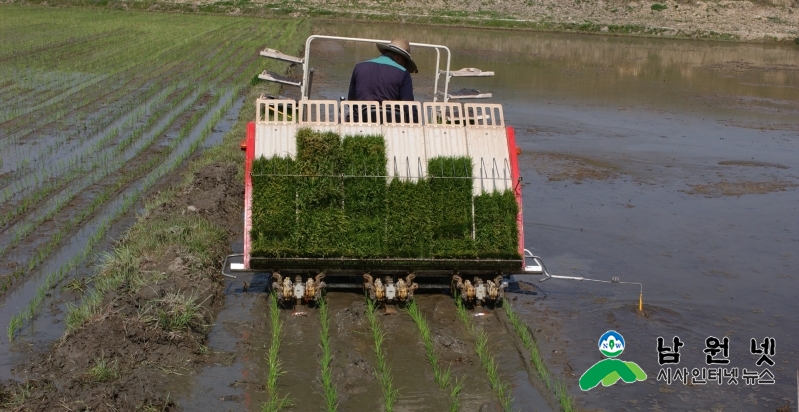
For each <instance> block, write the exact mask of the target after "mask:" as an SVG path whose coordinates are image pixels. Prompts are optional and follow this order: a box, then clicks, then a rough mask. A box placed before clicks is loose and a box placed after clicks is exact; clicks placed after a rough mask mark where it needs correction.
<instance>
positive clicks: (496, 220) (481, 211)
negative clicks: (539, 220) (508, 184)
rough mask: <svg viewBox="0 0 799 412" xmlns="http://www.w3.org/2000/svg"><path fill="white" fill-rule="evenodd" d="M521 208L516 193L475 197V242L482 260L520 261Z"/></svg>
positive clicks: (493, 193) (499, 193)
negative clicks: (519, 215) (519, 221)
mask: <svg viewBox="0 0 799 412" xmlns="http://www.w3.org/2000/svg"><path fill="white" fill-rule="evenodd" d="M518 212H519V206H518V204H517V203H516V197H515V196H514V194H513V192H512V191H510V190H506V191H504V192H491V193H483V194H481V195H479V196H476V197H475V198H474V224H475V242H476V247H477V250H479V251H480V256H481V257H490V258H497V259H518V258H519V257H520V256H519V245H518V238H519V228H518V226H517V224H516V216H517V214H518Z"/></svg>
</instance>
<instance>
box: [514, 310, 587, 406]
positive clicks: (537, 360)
mask: <svg viewBox="0 0 799 412" xmlns="http://www.w3.org/2000/svg"><path fill="white" fill-rule="evenodd" d="M502 307H503V308H504V310H505V314H506V315H507V317H508V321H510V324H511V326H513V331H514V332H515V333H516V335H517V336H518V337H519V340H520V341H521V342H522V345H523V346H524V348H525V349H526V350H527V351H528V352H529V354H530V362H532V364H533V367H534V368H535V374H536V376H537V377H538V378H539V379H541V382H543V383H544V385H545V386H546V387H547V389H548V390H549V391H550V392H552V393H553V394H554V395H555V398H556V399H557V400H558V403H560V407H561V408H562V409H563V411H564V412H574V411H577V405H576V404H575V401H574V398H573V397H572V396H571V395H569V391H568V388H567V387H566V384H564V383H563V382H562V381H561V380H560V379H557V378H556V377H553V376H552V374H551V373H550V372H549V369H548V368H547V366H546V364H545V363H544V359H543V357H542V356H541V352H540V350H539V348H538V343H537V342H536V340H535V338H534V337H533V334H532V332H531V331H530V327H529V326H528V325H527V323H526V322H525V321H524V320H522V318H521V317H519V315H518V314H517V313H516V311H514V310H513V307H512V306H511V303H510V302H509V301H508V300H507V299H506V300H505V301H504V302H503V303H502Z"/></svg>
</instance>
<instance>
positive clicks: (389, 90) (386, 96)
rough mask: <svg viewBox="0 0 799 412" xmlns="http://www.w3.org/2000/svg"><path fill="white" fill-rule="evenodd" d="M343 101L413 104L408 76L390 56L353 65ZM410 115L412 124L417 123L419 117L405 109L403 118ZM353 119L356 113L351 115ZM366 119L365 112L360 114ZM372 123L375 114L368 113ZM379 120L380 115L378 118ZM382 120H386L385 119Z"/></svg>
mask: <svg viewBox="0 0 799 412" xmlns="http://www.w3.org/2000/svg"><path fill="white" fill-rule="evenodd" d="M347 100H356V101H357V100H360V101H378V102H380V103H383V101H385V100H401V101H413V81H412V80H411V74H410V73H409V72H408V71H407V70H406V69H405V68H404V67H402V66H401V65H399V64H398V63H397V62H395V61H394V60H392V59H391V58H390V57H388V56H386V55H383V56H380V57H378V58H376V59H372V60H367V61H365V62H361V63H358V64H356V65H355V69H353V70H352V79H350V91H349V94H348V95H347ZM409 115H410V116H412V120H411V121H412V122H413V123H418V122H419V114H418V113H417V112H416V108H414V110H413V113H412V114H411V113H408V111H407V108H406V110H405V116H406V118H410V117H408V116H409ZM354 116H355V120H356V121H357V119H358V114H357V113H355V114H354ZM364 116H366V112H364ZM372 117H373V121H376V120H377V119H376V117H377V114H376V113H373V114H372ZM380 117H381V118H382V116H380ZM386 121H390V119H387V120H386Z"/></svg>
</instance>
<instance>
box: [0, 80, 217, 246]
mask: <svg viewBox="0 0 799 412" xmlns="http://www.w3.org/2000/svg"><path fill="white" fill-rule="evenodd" d="M203 92H204V91H202V90H200V91H195V90H193V89H189V88H187V89H186V90H185V92H184V93H183V94H182V95H181V96H180V97H179V100H180V101H182V100H183V98H185V97H188V95H189V94H190V93H191V94H193V95H194V96H193V98H192V99H190V100H188V101H187V102H185V103H183V105H182V107H183V108H184V109H185V108H188V107H190V106H192V105H193V104H195V103H196V102H197V101H198V100H199V98H200V96H201V95H202V94H203ZM182 112H183V111H182V110H179V111H175V112H173V113H172V114H171V115H170V116H169V118H168V119H167V120H166V121H164V122H162V123H163V125H162V126H161V127H160V128H158V129H157V130H155V131H151V132H150V133H149V136H147V138H146V139H145V141H144V142H140V144H139V145H138V147H136V148H135V149H134V150H131V151H130V152H129V153H119V156H113V158H112V159H113V160H114V161H113V162H109V161H108V159H105V161H103V160H104V159H97V160H96V162H97V163H98V164H96V165H93V166H94V167H92V168H91V169H93V170H94V172H93V173H91V174H90V175H88V176H86V177H85V178H84V179H82V181H81V183H80V184H79V185H73V186H70V187H67V188H66V189H64V190H62V191H61V192H59V193H58V194H57V195H56V196H54V197H52V198H51V199H50V200H51V202H49V203H48V205H46V206H45V207H44V208H43V211H42V210H40V211H39V215H38V216H36V217H34V218H33V219H31V220H29V221H24V222H22V223H21V224H20V225H19V227H17V226H14V227H12V228H11V230H12V231H13V235H12V236H13V237H12V239H11V241H10V242H9V243H8V244H7V245H6V246H5V247H3V249H0V257H2V256H3V255H4V254H5V252H6V251H7V250H9V249H11V248H13V247H14V246H16V245H17V244H19V243H20V242H21V241H22V240H23V239H25V238H26V237H27V236H28V235H30V234H31V233H32V232H33V231H34V230H35V229H36V228H38V227H39V225H41V224H42V223H44V222H46V221H47V220H49V219H52V218H53V216H55V215H56V214H57V213H58V212H60V211H61V210H62V209H63V208H64V207H65V206H66V205H67V204H68V203H69V202H71V201H72V200H73V199H74V198H75V197H76V196H77V195H78V194H79V193H80V192H81V191H82V190H84V189H85V188H86V187H88V186H90V185H92V184H94V183H97V182H98V181H99V180H100V179H102V178H104V177H106V176H108V175H110V174H111V173H113V172H115V171H117V170H118V168H119V167H122V166H123V165H124V164H125V163H127V162H128V161H130V160H131V159H133V158H135V157H136V156H137V155H139V154H140V153H142V152H143V151H144V150H145V149H147V148H148V147H150V145H152V144H153V143H154V142H155V140H156V139H157V138H158V137H160V136H161V135H163V134H164V133H165V132H166V131H167V130H168V129H169V127H171V126H172V125H173V124H174V122H175V120H177V118H178V116H179V115H180V114H181V113H182ZM150 119H151V121H148V123H147V124H146V125H144V126H143V128H144V130H146V129H148V128H149V127H151V126H152V125H153V124H154V123H155V121H156V120H159V118H157V117H155V116H153V117H151V118H150ZM138 130H142V129H138ZM115 151H116V150H115ZM153 161H154V160H151V162H153ZM128 176H132V175H128ZM116 188H118V186H114V189H116ZM111 190H113V189H110V188H109V189H106V191H104V192H103V193H110V191H111ZM100 197H103V196H102V195H101V196H100ZM97 202H98V200H97V199H96V198H95V200H94V201H93V203H92V204H93V205H98V203H97ZM40 209H42V208H40ZM84 213H88V214H85V216H89V215H90V213H91V210H90V211H85V212H84ZM72 221H73V220H70V221H69V222H72ZM71 229H73V227H72V226H71V225H69V224H67V225H66V226H61V227H60V228H59V232H63V233H66V232H68V231H69V230H71Z"/></svg>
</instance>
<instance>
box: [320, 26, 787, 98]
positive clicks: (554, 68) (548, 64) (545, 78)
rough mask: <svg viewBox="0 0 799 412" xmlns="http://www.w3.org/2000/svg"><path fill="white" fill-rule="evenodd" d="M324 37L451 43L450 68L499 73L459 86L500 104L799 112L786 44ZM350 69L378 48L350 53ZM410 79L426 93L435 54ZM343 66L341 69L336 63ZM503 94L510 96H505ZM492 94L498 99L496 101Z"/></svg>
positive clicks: (380, 34) (342, 31) (369, 33)
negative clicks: (690, 102) (732, 103)
mask: <svg viewBox="0 0 799 412" xmlns="http://www.w3.org/2000/svg"><path fill="white" fill-rule="evenodd" d="M318 29H319V31H320V32H322V33H325V34H335V35H339V36H349V37H369V38H378V39H380V38H389V37H393V36H404V37H406V38H408V39H410V40H411V41H416V42H425V43H437V44H444V45H447V46H448V47H449V48H450V49H451V50H452V51H453V61H452V67H453V68H454V69H458V68H461V67H473V66H476V65H478V64H479V65H480V67H479V68H480V69H482V70H494V71H496V72H497V76H496V77H494V78H490V79H479V80H476V79H471V80H461V79H457V84H455V85H454V87H456V88H458V87H478V88H480V89H485V90H489V91H492V90H501V91H503V92H510V93H505V94H503V95H502V97H503V99H506V100H507V99H513V98H524V99H527V98H574V97H579V98H581V99H590V100H593V101H595V102H603V103H607V102H608V99H610V100H611V101H615V102H624V103H627V104H649V103H653V102H654V103H656V104H657V105H658V106H663V105H677V106H682V105H683V104H684V99H683V98H682V97H683V96H682V94H683V93H684V92H685V91H686V90H690V91H691V92H696V93H707V92H714V93H720V94H723V95H745V96H751V97H758V98H768V99H778V100H788V101H790V102H792V103H793V104H795V105H796V106H799V104H798V103H799V53H797V50H796V48H795V47H792V46H790V45H781V44H737V43H721V42H697V41H689V40H664V39H645V38H624V37H601V36H590V35H561V34H551V33H535V32H518V31H486V30H475V29H462V28H436V27H425V26H413V25H402V26H390V28H388V29H386V27H385V26H384V25H361V24H352V25H346V26H341V25H333V24H321V25H319V27H318ZM347 49H348V51H350V53H348V54H346V55H345V56H344V57H345V60H346V59H349V61H347V62H346V65H347V66H351V65H352V64H354V63H355V62H357V61H360V60H364V59H367V58H370V57H371V56H373V55H374V54H375V53H374V51H373V49H374V46H371V45H357V46H354V45H353V46H349V45H348V46H347ZM414 59H415V60H417V63H418V64H419V67H420V73H419V76H417V77H415V78H414V81H415V82H416V83H417V84H419V85H426V84H427V82H429V81H430V79H429V73H430V71H431V70H432V66H433V64H434V61H435V60H434V54H433V53H432V52H426V51H423V50H414ZM337 63H343V62H341V61H338V62H337ZM505 89H507V90H505ZM495 96H496V93H495Z"/></svg>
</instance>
